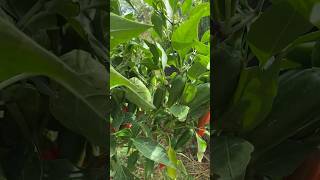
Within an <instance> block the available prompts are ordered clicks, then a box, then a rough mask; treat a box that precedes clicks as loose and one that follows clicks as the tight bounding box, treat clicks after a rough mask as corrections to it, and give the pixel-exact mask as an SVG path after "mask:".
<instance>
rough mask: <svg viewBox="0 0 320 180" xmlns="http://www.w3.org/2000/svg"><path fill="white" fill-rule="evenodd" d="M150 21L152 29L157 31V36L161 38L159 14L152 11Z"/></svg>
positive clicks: (161, 21) (161, 23) (161, 28)
mask: <svg viewBox="0 0 320 180" xmlns="http://www.w3.org/2000/svg"><path fill="white" fill-rule="evenodd" d="M151 22H152V24H153V28H154V30H155V31H156V32H157V33H158V35H159V37H160V38H162V35H163V20H162V18H161V16H159V15H158V14H157V13H153V14H152V16H151Z"/></svg>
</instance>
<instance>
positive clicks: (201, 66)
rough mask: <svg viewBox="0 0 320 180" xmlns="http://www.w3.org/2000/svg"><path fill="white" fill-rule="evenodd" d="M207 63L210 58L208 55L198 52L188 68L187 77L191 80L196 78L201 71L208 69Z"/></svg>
mask: <svg viewBox="0 0 320 180" xmlns="http://www.w3.org/2000/svg"><path fill="white" fill-rule="evenodd" d="M209 63H210V58H209V57H208V56H203V55H201V54H198V55H197V56H196V57H195V60H194V63H193V64H192V66H191V68H190V69H189V70H188V77H189V78H190V79H192V80H195V79H198V78H199V77H200V76H201V75H202V74H203V73H205V72H207V71H208V68H210V64H209Z"/></svg>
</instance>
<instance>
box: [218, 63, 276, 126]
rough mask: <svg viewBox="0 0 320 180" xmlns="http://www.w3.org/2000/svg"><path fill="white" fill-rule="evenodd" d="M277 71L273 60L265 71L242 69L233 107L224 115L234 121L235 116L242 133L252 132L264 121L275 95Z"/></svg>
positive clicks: (254, 68)
mask: <svg viewBox="0 0 320 180" xmlns="http://www.w3.org/2000/svg"><path fill="white" fill-rule="evenodd" d="M279 71H280V61H279V60H275V61H274V62H273V63H272V64H271V65H270V66H269V67H268V68H267V69H266V70H261V69H260V68H258V67H252V68H247V69H244V70H243V71H242V73H241V75H240V80H239V84H238V87H237V90H236V92H235V95H234V99H233V106H232V107H231V110H230V111H229V112H228V113H229V114H227V115H226V117H227V119H229V120H230V121H234V118H235V116H236V117H237V119H238V120H239V121H240V123H241V124H242V131H244V132H247V131H250V130H252V129H253V128H255V127H256V126H257V125H258V124H260V123H261V122H262V121H264V119H265V118H266V117H267V115H268V114H269V112H270V111H271V109H272V103H273V99H274V98H275V96H276V94H277V83H278V74H279ZM242 107H245V109H242ZM228 116H229V117H228ZM229 120H225V121H224V122H227V121H229Z"/></svg>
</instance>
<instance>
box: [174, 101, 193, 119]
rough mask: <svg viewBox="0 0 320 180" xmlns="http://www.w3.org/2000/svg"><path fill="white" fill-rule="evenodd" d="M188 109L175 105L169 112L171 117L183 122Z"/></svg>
mask: <svg viewBox="0 0 320 180" xmlns="http://www.w3.org/2000/svg"><path fill="white" fill-rule="evenodd" d="M189 109H190V108H189V107H188V106H184V105H179V104H175V105H173V106H171V107H170V109H169V111H170V112H171V113H172V115H173V116H175V117H176V118H178V120H179V121H185V120H186V118H187V116H188V113H189Z"/></svg>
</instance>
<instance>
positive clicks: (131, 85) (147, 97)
mask: <svg viewBox="0 0 320 180" xmlns="http://www.w3.org/2000/svg"><path fill="white" fill-rule="evenodd" d="M110 73H111V74H110V88H111V89H113V88H115V87H119V86H125V87H126V88H127V89H126V93H127V94H126V96H127V98H128V99H129V100H131V101H132V103H135V104H137V105H138V106H140V107H142V108H144V109H153V108H155V107H154V105H153V104H152V99H151V94H150V92H149V90H148V89H147V88H146V86H145V85H144V84H143V83H142V82H141V81H140V80H139V79H137V78H132V79H131V80H128V79H127V78H125V77H123V76H122V75H121V74H120V73H118V72H117V71H116V70H115V69H114V68H113V67H112V66H111V67H110ZM135 83H137V84H135Z"/></svg>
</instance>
